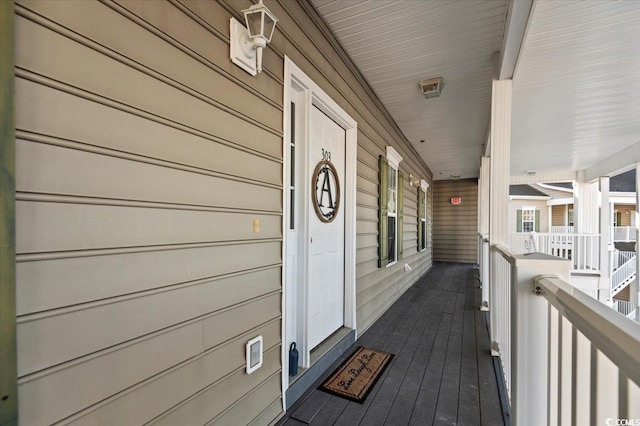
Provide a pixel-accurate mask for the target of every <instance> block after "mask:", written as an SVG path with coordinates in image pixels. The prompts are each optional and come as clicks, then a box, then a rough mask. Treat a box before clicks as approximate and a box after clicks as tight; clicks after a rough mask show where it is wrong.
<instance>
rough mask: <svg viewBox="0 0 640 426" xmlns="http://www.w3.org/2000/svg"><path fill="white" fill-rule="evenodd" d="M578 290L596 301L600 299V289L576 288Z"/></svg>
mask: <svg viewBox="0 0 640 426" xmlns="http://www.w3.org/2000/svg"><path fill="white" fill-rule="evenodd" d="M575 288H577V289H578V290H580V291H581V292H583V293H584V294H588V295H589V296H591V297H593V298H594V299H596V300H598V299H599V296H600V295H599V289H597V288H582V287H575Z"/></svg>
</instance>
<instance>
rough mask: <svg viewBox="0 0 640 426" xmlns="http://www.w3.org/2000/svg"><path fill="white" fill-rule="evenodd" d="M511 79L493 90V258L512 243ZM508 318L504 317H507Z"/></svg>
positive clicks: (492, 275)
mask: <svg viewBox="0 0 640 426" xmlns="http://www.w3.org/2000/svg"><path fill="white" fill-rule="evenodd" d="M511 88H512V82H511V80H493V81H492V93H491V132H490V134H491V143H490V145H491V147H490V148H491V149H490V151H491V168H490V175H491V180H490V185H491V191H490V197H489V211H490V218H489V244H490V246H491V259H492V261H493V259H495V258H497V256H499V254H498V253H497V252H496V251H495V249H494V246H495V245H496V244H501V245H504V246H506V245H507V244H508V235H509V234H508V231H509V228H508V223H509V220H508V216H509V179H510V174H511V173H510V158H511V157H510V148H511V146H510V145H511ZM495 273H496V271H495V265H494V264H493V263H492V264H491V268H490V272H489V282H490V285H491V288H490V289H489V309H490V315H489V317H490V334H491V342H492V350H494V352H493V353H494V354H496V353H497V351H495V349H496V347H495V342H496V329H495V324H496V323H497V321H498V317H497V315H498V313H497V312H496V310H495V309H492V308H491V307H492V306H495V305H496V303H495V295H496V294H497V292H496V291H495V290H496V289H495V287H494V286H496V285H497V280H496V278H495ZM503 321H504V319H503Z"/></svg>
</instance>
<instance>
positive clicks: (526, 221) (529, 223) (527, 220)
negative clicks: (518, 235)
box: [522, 209, 536, 232]
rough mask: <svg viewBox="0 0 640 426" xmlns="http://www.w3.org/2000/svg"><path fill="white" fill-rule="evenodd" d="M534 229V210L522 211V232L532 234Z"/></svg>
mask: <svg viewBox="0 0 640 426" xmlns="http://www.w3.org/2000/svg"><path fill="white" fill-rule="evenodd" d="M535 229H536V211H535V209H522V232H533V231H534V230H535Z"/></svg>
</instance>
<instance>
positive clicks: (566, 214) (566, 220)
mask: <svg viewBox="0 0 640 426" xmlns="http://www.w3.org/2000/svg"><path fill="white" fill-rule="evenodd" d="M573 191H574V192H575V189H574V190H573ZM575 212H576V207H575V205H574V206H573V214H575ZM574 221H575V219H574ZM574 224H575V223H574ZM564 226H569V204H565V205H564Z"/></svg>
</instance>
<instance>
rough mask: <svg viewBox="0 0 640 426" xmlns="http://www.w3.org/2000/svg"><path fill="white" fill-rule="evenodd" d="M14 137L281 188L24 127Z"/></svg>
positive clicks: (280, 186)
mask: <svg viewBox="0 0 640 426" xmlns="http://www.w3.org/2000/svg"><path fill="white" fill-rule="evenodd" d="M16 139H20V140H24V141H29V142H35V143H41V144H45V145H51V146H55V147H59V148H67V149H73V150H76V151H82V152H89V153H92V154H97V155H104V156H106V157H112V158H118V159H123V160H129V161H135V162H138V163H144V164H151V165H154V166H159V167H165V168H168V169H172V170H180V171H184V172H189V173H196V174H200V175H204V176H212V177H218V178H223V179H227V180H232V181H236V182H242V183H251V184H254V185H259V186H264V187H266V188H272V189H280V190H281V189H282V185H279V184H275V183H268V182H263V181H259V180H256V179H250V178H244V177H242V176H237V175H232V174H227V173H222V172H216V171H215V170H210V169H205V168H202V167H196V166H190V165H188V164H181V163H176V162H173V161H168V160H163V159H161V158H155V157H150V156H148V155H143V154H136V153H134V152H127V151H121V150H118V149H113V148H107V147H102V146H98V145H93V144H91V143H88V142H82V141H78V140H74V139H68V138H61V137H57V136H53V135H49V134H42V133H37V132H32V131H30V130H25V129H16ZM240 151H242V152H245V151H244V150H240ZM250 154H251V155H253V154H254V153H250ZM257 157H259V158H261V159H263V160H269V161H272V162H274V163H276V164H278V165H280V164H281V162H280V161H274V160H273V158H266V159H265V158H263V157H261V156H257Z"/></svg>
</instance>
